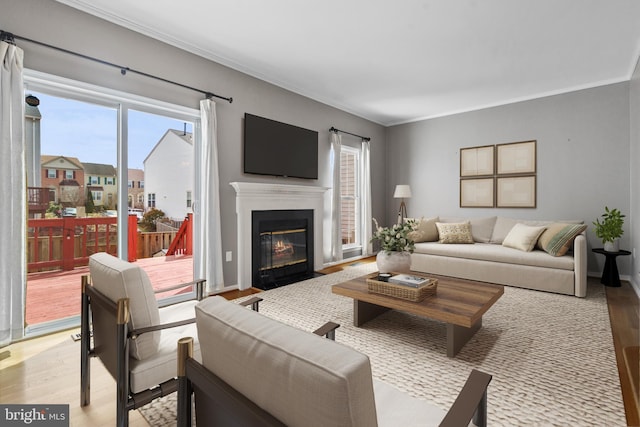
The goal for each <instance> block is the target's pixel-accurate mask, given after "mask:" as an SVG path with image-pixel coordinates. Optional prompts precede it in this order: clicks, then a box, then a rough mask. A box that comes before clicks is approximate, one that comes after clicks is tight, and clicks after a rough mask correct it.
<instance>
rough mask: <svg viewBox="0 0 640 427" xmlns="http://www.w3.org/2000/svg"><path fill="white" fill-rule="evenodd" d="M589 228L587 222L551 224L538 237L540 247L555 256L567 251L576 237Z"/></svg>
mask: <svg viewBox="0 0 640 427" xmlns="http://www.w3.org/2000/svg"><path fill="white" fill-rule="evenodd" d="M586 229H587V225H586V224H567V223H562V222H557V223H554V224H550V225H549V226H548V227H547V229H546V230H545V231H544V233H542V235H541V236H540V238H539V239H538V248H540V249H542V250H543V251H545V252H547V253H549V254H550V255H553V256H562V255H564V254H566V253H567V251H568V250H569V248H570V247H571V245H573V241H574V240H575V238H576V237H577V236H578V235H579V234H580V233H582V232H583V231H584V230H586Z"/></svg>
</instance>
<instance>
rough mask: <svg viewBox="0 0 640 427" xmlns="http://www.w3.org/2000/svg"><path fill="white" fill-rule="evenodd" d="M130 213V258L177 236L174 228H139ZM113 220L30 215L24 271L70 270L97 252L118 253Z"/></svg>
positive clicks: (151, 252)
mask: <svg viewBox="0 0 640 427" xmlns="http://www.w3.org/2000/svg"><path fill="white" fill-rule="evenodd" d="M131 217H133V221H130V222H129V233H130V234H131V236H129V238H128V239H127V241H128V246H129V247H128V250H129V260H130V261H135V259H139V258H151V257H152V256H154V255H156V254H158V253H160V252H161V251H162V250H163V249H167V248H169V246H171V243H172V241H173V240H174V239H176V235H177V234H178V233H177V232H176V231H171V232H139V231H138V230H137V225H136V221H135V216H134V215H132V216H131ZM131 217H130V218H131ZM116 222H117V218H112V217H104V218H102V217H89V218H74V217H65V218H53V219H29V220H28V238H27V272H29V273H35V272H39V271H50V270H65V271H68V270H73V269H74V268H75V267H79V266H85V265H88V264H89V257H90V256H91V255H92V254H94V253H96V252H107V253H110V254H112V255H117V252H118V234H117V233H118V227H117V224H116ZM189 241H191V239H190V238H189ZM190 253H191V251H190V250H189V254H190ZM133 254H135V257H133V256H132V255H133ZM183 254H186V251H185V252H183Z"/></svg>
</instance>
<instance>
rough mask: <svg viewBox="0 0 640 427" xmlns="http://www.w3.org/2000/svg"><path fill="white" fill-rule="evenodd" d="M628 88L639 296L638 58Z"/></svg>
mask: <svg viewBox="0 0 640 427" xmlns="http://www.w3.org/2000/svg"><path fill="white" fill-rule="evenodd" d="M629 86H630V95H629V98H630V99H629V100H630V114H629V116H630V121H631V155H630V156H629V157H630V163H631V218H632V219H631V243H632V244H631V248H635V254H634V255H632V260H633V265H632V269H631V272H630V273H629V274H630V275H631V280H632V281H633V284H634V285H635V289H636V292H637V293H638V295H640V58H638V61H637V62H636V68H635V71H634V73H633V77H632V78H631V84H630V85H629Z"/></svg>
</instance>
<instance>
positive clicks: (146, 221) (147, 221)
mask: <svg viewBox="0 0 640 427" xmlns="http://www.w3.org/2000/svg"><path fill="white" fill-rule="evenodd" d="M162 218H164V212H162V211H161V210H160V209H156V208H153V209H151V210H150V211H149V212H147V213H145V214H144V216H143V217H142V221H140V224H139V225H140V227H141V228H143V229H144V230H145V231H156V222H157V221H158V220H160V219H162Z"/></svg>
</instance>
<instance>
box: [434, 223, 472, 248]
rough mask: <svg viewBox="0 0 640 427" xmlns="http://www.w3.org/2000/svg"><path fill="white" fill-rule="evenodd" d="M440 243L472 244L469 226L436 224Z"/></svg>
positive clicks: (465, 224) (467, 224)
mask: <svg viewBox="0 0 640 427" xmlns="http://www.w3.org/2000/svg"><path fill="white" fill-rule="evenodd" d="M436 228H437V229H438V235H439V236H440V243H453V244H457V243H473V236H472V235H471V224H470V223H469V221H467V222H436Z"/></svg>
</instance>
